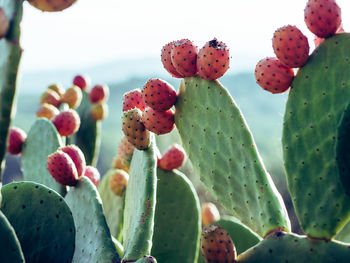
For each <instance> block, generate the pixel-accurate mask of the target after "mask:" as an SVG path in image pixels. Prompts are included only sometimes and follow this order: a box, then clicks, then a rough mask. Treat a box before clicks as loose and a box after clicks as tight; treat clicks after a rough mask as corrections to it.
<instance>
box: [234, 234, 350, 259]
mask: <svg viewBox="0 0 350 263" xmlns="http://www.w3.org/2000/svg"><path fill="white" fill-rule="evenodd" d="M349 258H350V247H349V244H345V243H341V242H336V241H324V240H317V239H313V240H312V239H309V238H307V237H305V236H298V235H295V234H287V233H285V232H275V233H273V234H271V235H269V237H268V238H266V239H264V240H263V241H261V242H260V243H259V244H258V245H256V246H255V247H252V248H251V249H249V250H247V251H246V252H245V253H243V254H241V255H239V256H238V259H237V263H263V262H269V263H281V262H288V263H301V262H317V263H332V262H334V263H346V262H349Z"/></svg>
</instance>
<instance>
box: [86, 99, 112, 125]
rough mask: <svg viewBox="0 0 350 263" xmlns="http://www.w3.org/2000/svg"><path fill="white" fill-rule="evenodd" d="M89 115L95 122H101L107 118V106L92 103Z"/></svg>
mask: <svg viewBox="0 0 350 263" xmlns="http://www.w3.org/2000/svg"><path fill="white" fill-rule="evenodd" d="M90 114H91V117H92V118H93V119H94V120H95V121H102V120H104V119H105V118H107V116H108V105H107V104H106V103H99V102H98V103H94V104H92V106H91V112H90Z"/></svg>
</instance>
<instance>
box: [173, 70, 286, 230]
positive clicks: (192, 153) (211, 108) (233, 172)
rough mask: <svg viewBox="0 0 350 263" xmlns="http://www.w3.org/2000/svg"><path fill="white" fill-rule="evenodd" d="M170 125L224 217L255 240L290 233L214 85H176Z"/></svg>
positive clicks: (240, 127) (253, 152)
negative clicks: (251, 233)
mask: <svg viewBox="0 0 350 263" xmlns="http://www.w3.org/2000/svg"><path fill="white" fill-rule="evenodd" d="M175 123H176V126H177V128H178V130H179V133H180V136H181V139H182V142H183V143H182V144H183V147H184V148H185V150H186V152H187V154H188V155H189V159H190V160H191V162H192V164H193V167H194V169H195V171H196V172H197V174H199V176H200V178H201V180H202V181H203V183H204V185H205V186H206V187H207V189H208V191H210V192H211V193H212V194H213V196H214V197H215V198H216V199H217V200H218V201H219V202H220V203H221V204H222V205H223V206H224V207H225V209H226V210H227V211H228V212H229V213H231V214H232V215H234V216H235V217H236V218H238V219H239V220H240V221H241V222H242V223H244V224H245V225H247V226H249V227H250V228H251V229H252V230H254V231H255V232H256V233H258V234H259V235H260V236H264V235H265V234H267V233H268V232H269V231H270V230H272V229H275V228H278V227H282V228H284V229H287V230H288V229H290V222H289V218H288V215H287V211H286V208H285V206H284V203H283V200H282V198H281V196H280V194H279V193H278V191H277V189H276V187H275V185H274V183H273V181H272V179H271V177H270V175H269V174H268V173H267V172H266V170H265V167H264V165H263V163H262V160H261V158H260V155H259V153H258V151H257V149H256V146H255V143H254V140H253V137H252V135H251V133H250V131H249V128H248V126H247V124H246V122H245V120H244V118H243V115H242V113H241V112H240V110H239V109H238V107H237V106H236V104H235V102H234V101H233V99H232V97H231V96H230V94H229V93H228V91H227V90H226V89H225V88H224V87H223V86H222V85H221V84H220V83H219V82H218V81H207V80H203V79H201V78H198V77H193V78H185V79H184V80H182V82H181V86H180V91H179V96H178V100H177V103H176V113H175Z"/></svg>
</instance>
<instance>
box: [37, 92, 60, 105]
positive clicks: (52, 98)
mask: <svg viewBox="0 0 350 263" xmlns="http://www.w3.org/2000/svg"><path fill="white" fill-rule="evenodd" d="M44 103H47V104H51V105H53V106H55V107H56V108H59V107H60V106H61V97H60V95H59V94H58V93H57V92H55V91H53V90H50V89H48V90H46V91H45V92H43V93H42V94H41V96H40V105H42V104H44Z"/></svg>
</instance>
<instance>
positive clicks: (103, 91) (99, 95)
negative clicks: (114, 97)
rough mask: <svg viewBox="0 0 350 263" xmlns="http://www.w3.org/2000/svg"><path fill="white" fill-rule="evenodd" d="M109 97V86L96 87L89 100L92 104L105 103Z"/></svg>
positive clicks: (92, 90)
mask: <svg viewBox="0 0 350 263" xmlns="http://www.w3.org/2000/svg"><path fill="white" fill-rule="evenodd" d="M108 96H109V88H108V86H107V85H95V86H94V87H93V88H92V89H91V91H90V93H89V98H90V101H91V103H97V102H100V103H102V102H105V101H107V99H108Z"/></svg>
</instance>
